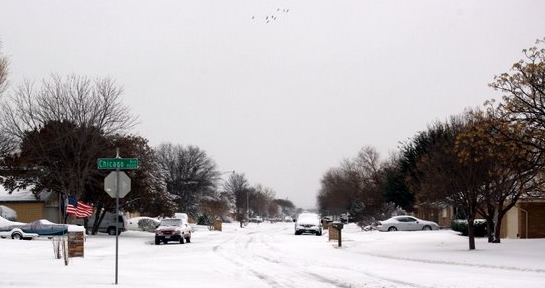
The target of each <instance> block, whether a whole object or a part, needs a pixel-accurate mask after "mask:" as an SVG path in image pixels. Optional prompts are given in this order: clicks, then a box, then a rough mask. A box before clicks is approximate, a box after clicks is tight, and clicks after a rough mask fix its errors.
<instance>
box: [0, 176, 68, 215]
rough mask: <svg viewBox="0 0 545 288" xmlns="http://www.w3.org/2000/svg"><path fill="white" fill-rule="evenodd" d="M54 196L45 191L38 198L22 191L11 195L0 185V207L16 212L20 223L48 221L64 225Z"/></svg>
mask: <svg viewBox="0 0 545 288" xmlns="http://www.w3.org/2000/svg"><path fill="white" fill-rule="evenodd" d="M53 195H55V194H54V193H52V192H50V191H43V192H42V193H40V194H39V197H38V198H36V196H34V194H32V192H31V191H30V190H20V189H19V190H15V191H13V193H11V194H10V193H8V191H7V190H6V189H5V188H4V186H2V185H0V205H3V206H6V207H9V208H11V209H13V210H15V212H16V213H17V221H19V222H25V223H26V222H31V221H34V220H38V219H47V220H49V221H51V222H55V223H62V221H61V220H62V219H61V217H60V215H62V213H60V207H59V204H58V203H59V201H58V200H57V199H56V197H53Z"/></svg>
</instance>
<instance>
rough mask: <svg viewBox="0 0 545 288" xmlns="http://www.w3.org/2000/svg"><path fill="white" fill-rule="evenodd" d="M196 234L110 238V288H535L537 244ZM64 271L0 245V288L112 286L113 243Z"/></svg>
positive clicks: (43, 247)
mask: <svg viewBox="0 0 545 288" xmlns="http://www.w3.org/2000/svg"><path fill="white" fill-rule="evenodd" d="M223 228H224V229H223V230H224V231H223V232H218V231H208V229H207V228H206V227H202V226H198V227H196V231H195V233H194V234H193V238H192V243H189V244H183V245H181V244H175V243H169V244H167V245H159V246H156V245H154V244H153V234H152V233H148V232H138V231H128V232H125V233H123V234H121V236H120V237H119V254H118V255H119V258H118V259H119V262H118V285H117V286H119V287H131V288H132V287H253V288H254V287H297V288H300V287H494V288H498V287H543V285H544V284H543V280H544V279H545V261H544V260H543V259H545V249H544V248H545V239H517V240H515V239H504V240H502V243H501V244H489V243H487V242H486V239H477V249H476V250H473V251H469V250H468V241H467V238H466V237H462V236H458V235H457V234H456V233H455V232H453V231H450V230H439V231H421V232H377V231H372V232H361V230H360V229H359V228H358V227H357V226H356V225H353V224H350V225H346V226H345V229H344V230H343V235H342V236H343V237H342V238H343V243H342V247H340V248H339V247H338V245H337V241H328V234H327V233H324V235H323V236H315V235H301V236H295V235H293V224H292V223H276V224H269V223H261V224H249V225H248V226H247V227H245V228H239V227H238V224H237V223H232V224H224V227H223ZM84 245H85V257H84V258H71V259H70V262H69V264H68V265H67V266H65V264H64V261H63V260H60V259H55V257H54V253H53V245H52V241H51V240H47V239H41V240H32V241H15V240H9V239H3V240H0V259H1V262H0V287H74V286H76V287H112V285H114V284H115V237H113V236H108V235H105V234H103V235H96V236H88V237H87V239H86V241H85V244H84Z"/></svg>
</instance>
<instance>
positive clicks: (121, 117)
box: [0, 75, 137, 140]
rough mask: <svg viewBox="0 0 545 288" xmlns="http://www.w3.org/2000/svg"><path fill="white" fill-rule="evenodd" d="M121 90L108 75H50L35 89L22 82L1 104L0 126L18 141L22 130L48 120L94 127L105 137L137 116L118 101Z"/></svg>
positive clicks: (128, 126)
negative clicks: (7, 99)
mask: <svg viewBox="0 0 545 288" xmlns="http://www.w3.org/2000/svg"><path fill="white" fill-rule="evenodd" d="M122 93H123V89H122V88H121V87H119V86H117V84H116V82H115V81H114V80H112V79H111V78H102V79H95V80H91V79H90V78H88V77H85V76H77V75H70V76H67V77H65V78H61V77H60V76H58V75H52V76H51V77H50V79H44V80H43V81H42V85H41V87H40V88H39V89H37V88H36V85H35V83H34V82H31V81H24V82H23V83H22V84H21V85H19V86H18V87H17V88H16V89H15V91H14V93H13V96H12V97H11V98H10V99H9V101H7V103H4V105H3V109H2V113H1V114H0V120H1V122H0V125H2V127H3V128H4V129H6V130H7V131H8V132H9V133H10V134H11V135H14V136H15V137H17V138H18V139H20V140H21V139H23V137H24V134H25V132H26V131H29V130H36V129H39V128H40V127H43V126H44V125H45V124H47V123H48V122H51V121H58V122H63V121H69V122H72V123H74V124H75V125H76V127H94V128H96V129H98V130H99V131H101V134H102V135H106V136H109V135H114V134H123V133H124V132H127V131H129V130H130V129H132V128H133V127H134V126H135V125H136V123H137V119H136V117H133V116H131V115H130V113H129V108H128V107H127V106H125V105H123V103H122V102H121V94H122Z"/></svg>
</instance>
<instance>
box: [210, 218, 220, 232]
mask: <svg viewBox="0 0 545 288" xmlns="http://www.w3.org/2000/svg"><path fill="white" fill-rule="evenodd" d="M221 225H222V221H221V220H214V223H213V225H212V226H213V227H214V230H216V231H221Z"/></svg>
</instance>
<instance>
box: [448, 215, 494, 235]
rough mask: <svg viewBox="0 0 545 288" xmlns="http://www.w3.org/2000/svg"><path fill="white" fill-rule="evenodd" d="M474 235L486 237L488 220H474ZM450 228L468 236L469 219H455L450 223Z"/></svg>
mask: <svg viewBox="0 0 545 288" xmlns="http://www.w3.org/2000/svg"><path fill="white" fill-rule="evenodd" d="M473 227H474V235H475V237H486V235H487V233H486V220H484V219H475V221H474V222H473ZM450 228H451V229H452V230H454V231H456V232H460V234H462V236H467V234H468V231H467V220H464V219H454V220H452V222H451V224H450Z"/></svg>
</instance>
